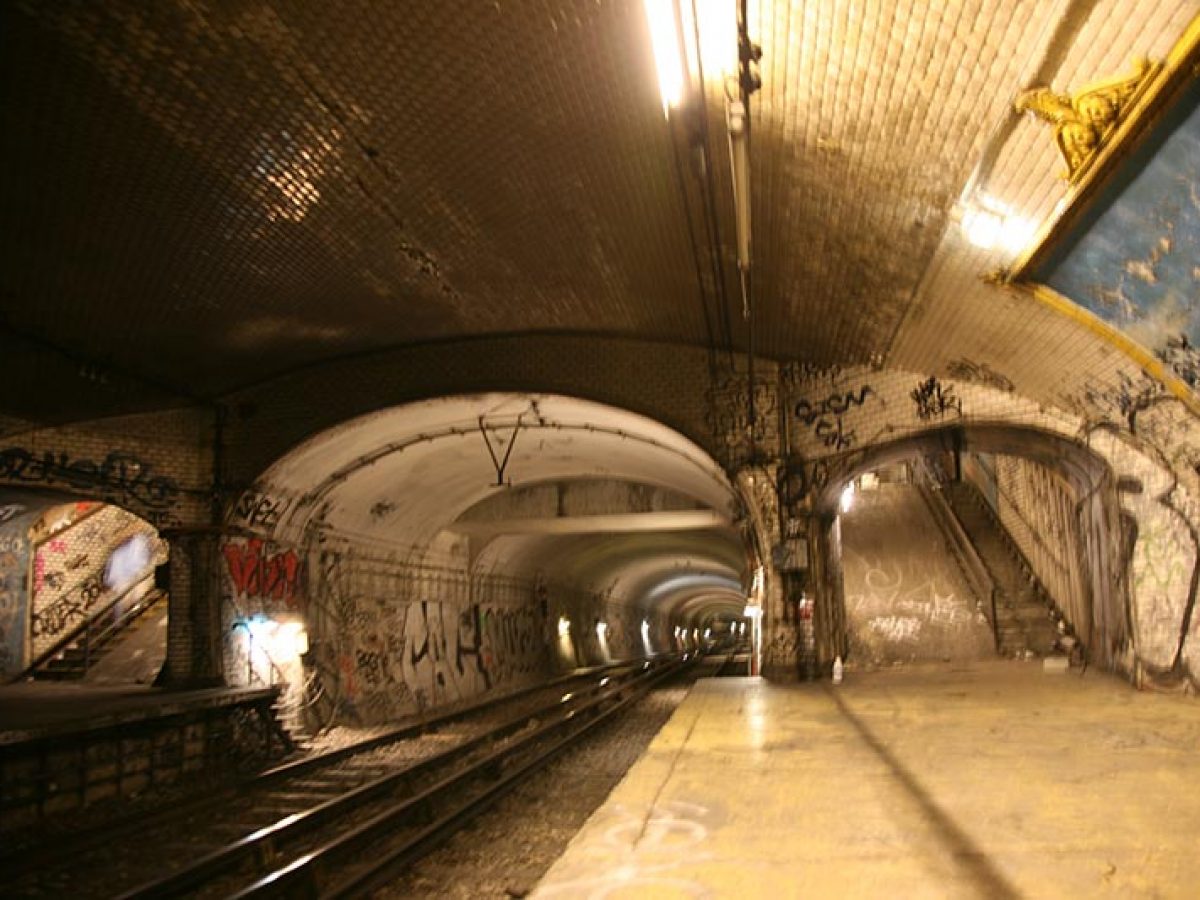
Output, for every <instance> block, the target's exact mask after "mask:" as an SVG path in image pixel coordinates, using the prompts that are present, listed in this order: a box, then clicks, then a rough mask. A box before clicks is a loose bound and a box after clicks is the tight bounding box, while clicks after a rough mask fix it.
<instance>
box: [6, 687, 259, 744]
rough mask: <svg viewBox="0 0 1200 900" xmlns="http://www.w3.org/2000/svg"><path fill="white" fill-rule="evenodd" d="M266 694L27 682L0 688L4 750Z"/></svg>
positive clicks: (241, 690) (242, 690) (249, 700)
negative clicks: (36, 741)
mask: <svg viewBox="0 0 1200 900" xmlns="http://www.w3.org/2000/svg"><path fill="white" fill-rule="evenodd" d="M272 694H273V691H272V690H270V689H263V688H206V689H202V690H193V691H168V690H163V689H162V688H155V687H150V686H147V685H104V686H98V685H92V684H88V683H84V682H67V683H63V682H45V681H42V682H39V681H32V682H22V683H20V684H9V685H5V686H3V687H0V746H5V745H11V744H17V743H22V742H25V741H29V740H35V739H40V738H44V737H48V736H51V735H55V736H58V735H69V734H77V733H83V732H86V731H94V730H96V729H100V728H109V727H111V726H114V725H120V724H124V723H131V722H140V721H145V720H148V719H153V718H159V717H163V716H171V715H176V714H178V713H182V712H187V711H189V710H196V709H206V708H212V707H218V706H233V705H238V704H242V703H253V702H256V701H260V700H265V699H267V698H269V697H271V696H272Z"/></svg>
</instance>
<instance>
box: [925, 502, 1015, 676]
mask: <svg viewBox="0 0 1200 900" xmlns="http://www.w3.org/2000/svg"><path fill="white" fill-rule="evenodd" d="M917 487H918V488H919V489H920V492H921V496H922V497H923V498H924V500H925V504H926V505H927V506H928V507H929V511H930V512H931V513H932V514H933V517H934V519H936V520H937V522H938V525H939V526H940V527H941V529H942V533H943V534H944V535H946V537H947V538H948V539H949V543H950V552H951V553H952V554H953V555H954V557H955V559H957V560H958V562H959V568H960V569H962V572H963V574H964V575H965V576H966V578H967V583H968V586H969V587H970V588H971V590H972V591H974V592H975V595H976V596H977V597H978V598H979V599H981V600H983V599H985V598H986V600H987V603H988V605H989V606H990V607H991V611H992V641H993V643H995V645H996V652H997V653H999V652H1000V623H999V620H998V619H997V618H996V582H995V579H993V578H992V575H991V572H989V571H988V568H987V566H986V565H985V564H984V562H983V559H982V558H981V557H980V556H979V551H978V550H976V549H975V544H974V543H972V541H971V537H970V535H968V534H967V531H966V529H965V528H963V524H962V522H961V521H960V520H959V518H958V514H957V513H955V512H954V508H953V507H951V506H950V504H949V503H947V502H946V498H945V496H944V495H943V494H942V492H941V491H936V492H935V491H932V490H930V489H929V487H928V486H926V485H924V484H918V485H917Z"/></svg>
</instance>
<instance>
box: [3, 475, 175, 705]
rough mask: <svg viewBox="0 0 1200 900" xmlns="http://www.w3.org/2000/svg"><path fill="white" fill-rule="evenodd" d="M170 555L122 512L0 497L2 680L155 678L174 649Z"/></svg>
mask: <svg viewBox="0 0 1200 900" xmlns="http://www.w3.org/2000/svg"><path fill="white" fill-rule="evenodd" d="M169 552H170V544H169V541H168V538H167V537H166V536H165V535H163V534H162V533H160V531H159V530H158V528H157V527H156V526H155V525H154V524H152V523H151V522H149V521H147V520H146V519H144V518H142V517H141V516H139V515H138V514H137V513H136V512H133V511H131V510H129V509H127V508H125V507H123V506H120V505H117V504H114V503H110V502H105V501H103V500H97V499H92V498H90V497H82V496H79V495H77V494H74V493H72V492H69V491H59V490H38V489H23V490H18V489H8V488H5V489H2V490H0V680H3V681H10V680H15V679H24V678H33V679H37V680H55V681H87V682H89V683H105V684H119V683H129V684H134V683H141V684H145V683H149V682H151V681H153V680H154V679H155V677H156V676H157V675H158V673H159V668H160V667H161V666H162V664H163V662H164V660H165V658H166V651H167V623H168V610H167V602H166V601H167V593H166V590H167V585H166V577H165V573H166V563H167V560H168V555H169Z"/></svg>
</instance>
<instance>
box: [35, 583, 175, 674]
mask: <svg viewBox="0 0 1200 900" xmlns="http://www.w3.org/2000/svg"><path fill="white" fill-rule="evenodd" d="M153 578H154V569H153V568H149V569H147V570H146V571H145V572H144V573H143V574H142V576H141V577H140V578H137V579H135V580H134V581H133V582H132V583H131V584H130V585H129V586H128V587H126V588H125V589H124V590H123V591H121V592H120V593H118V594H116V595H114V596H113V598H112V599H111V600H110V601H109V602H108V603H106V604H104V606H103V607H102V608H100V609H96V610H91V611H90V612H89V613H88V615H87V617H86V618H85V619H84V620H83V621H82V622H80V623H79V624H78V625H76V626H75V627H74V628H72V629H71V630H70V631H68V632H67V633H66V634H64V635H63V636H62V637H61V638H59V639H58V640H57V641H55V642H54V643H53V644H51V645H50V646H49V647H48V648H47V649H46V650H44V651H42V652H41V653H39V654H38V655H37V656H36V657H35V658H34V659H33V661H32V662H30V664H29V665H28V666H26V667H25V669H24V670H23V671H22V672H21V673H20V674H19V675H17V676H16V678H14V679H12V680H13V681H20V680H21V679H23V678H27V677H29V676H30V675H32V674H33V673H34V672H35V671H37V670H38V669H39V668H41V667H42V666H43V665H45V664H46V663H47V662H49V661H50V660H52V659H54V657H56V656H57V655H58V654H60V653H62V652H63V651H64V650H66V649H67V648H68V647H70V646H71V645H72V644H74V643H75V642H76V641H78V640H79V639H80V638H82V639H83V642H84V671H85V672H86V671H87V669H88V667H89V666H90V665H91V651H92V643H93V637H92V629H93V627H94V626H95V624H96V621H97V620H98V619H100V617H101V616H104V615H105V614H106V613H109V612H111V611H112V610H113V608H114V607H116V605H117V604H118V603H120V602H121V601H122V600H124V599H125V598H126V597H127V596H129V594H130V593H131V592H132V591H133V590H134V588H136V587H138V586H139V585H142V584H144V583H145V582H146V581H147V580H150V579H153ZM151 595H154V599H155V600H157V599H158V597H159V596H160V595H161V591H156V590H154V589H151V590H149V591H147V593H146V596H145V597H143V598H142V600H141V601H139V602H138V603H137V604H135V605H134V606H133V607H130V609H129V610H128V611H127V612H126V613H123V614H122V615H121V616H119V617H118V618H117V619H116V620H115V621H114V622H113V623H110V624H109V625H108V626H106V627H105V628H104V630H103V631H102V632H101V634H102V635H103V636H104V640H107V639H108V638H109V637H110V636H111V635H112V634H113V633H115V631H116V630H117V628H116V627H114V626H115V625H116V623H118V622H119V623H121V626H122V627H124V625H125V624H128V623H129V622H130V621H132V619H133V617H134V616H136V615H140V614H141V613H143V612H145V611H146V610H147V609H149V606H150V604H149V603H146V600H147V598H149V597H150V596H151ZM135 610H136V613H135V612H134V611H135ZM131 614H132V615H131ZM97 646H99V645H97Z"/></svg>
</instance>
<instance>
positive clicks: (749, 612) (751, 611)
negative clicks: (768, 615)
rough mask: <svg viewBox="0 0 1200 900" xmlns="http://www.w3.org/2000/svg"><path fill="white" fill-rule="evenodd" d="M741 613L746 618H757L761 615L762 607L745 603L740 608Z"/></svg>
mask: <svg viewBox="0 0 1200 900" xmlns="http://www.w3.org/2000/svg"><path fill="white" fill-rule="evenodd" d="M742 615H743V616H745V617H746V618H747V619H757V618H759V617H760V616H761V615H762V607H761V606H756V605H755V604H753V603H747V604H746V608H745V609H743V610H742Z"/></svg>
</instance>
